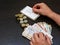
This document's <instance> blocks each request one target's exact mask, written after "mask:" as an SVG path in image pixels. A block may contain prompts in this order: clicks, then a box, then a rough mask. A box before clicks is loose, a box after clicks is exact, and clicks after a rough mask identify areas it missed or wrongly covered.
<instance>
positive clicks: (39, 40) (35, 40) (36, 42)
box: [30, 33, 51, 45]
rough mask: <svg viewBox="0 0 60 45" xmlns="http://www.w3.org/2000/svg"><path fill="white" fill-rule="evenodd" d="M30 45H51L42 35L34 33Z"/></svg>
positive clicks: (47, 38) (46, 37)
mask: <svg viewBox="0 0 60 45" xmlns="http://www.w3.org/2000/svg"><path fill="white" fill-rule="evenodd" d="M30 45H51V41H50V39H49V37H48V36H44V34H43V33H35V34H33V37H32V38H31V41H30Z"/></svg>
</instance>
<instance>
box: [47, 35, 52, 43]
mask: <svg viewBox="0 0 60 45" xmlns="http://www.w3.org/2000/svg"><path fill="white" fill-rule="evenodd" d="M46 40H47V42H48V43H49V44H51V40H50V38H49V37H48V36H47V35H46Z"/></svg>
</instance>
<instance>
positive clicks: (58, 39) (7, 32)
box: [0, 0, 60, 45]
mask: <svg viewBox="0 0 60 45" xmlns="http://www.w3.org/2000/svg"><path fill="white" fill-rule="evenodd" d="M39 2H45V3H46V4H47V5H48V6H49V7H50V8H51V9H52V10H53V11H55V12H56V13H60V5H59V4H60V1H59V0H56V1H55V0H14V1H13V0H0V45H29V40H27V39H26V38H24V37H22V35H21V33H22V32H23V28H21V27H20V25H19V23H18V22H17V21H16V18H15V14H17V13H20V10H21V9H22V8H24V7H25V6H27V5H29V6H31V7H32V6H33V5H34V4H36V3H39ZM28 20H29V23H30V24H33V23H36V22H39V21H40V22H41V21H45V22H47V23H49V24H51V25H52V35H53V37H54V38H53V42H54V44H53V45H60V31H59V30H60V27H59V26H58V25H57V24H56V23H55V22H54V21H53V20H51V19H50V18H48V17H44V16H40V17H39V18H38V19H37V20H36V21H33V20H31V19H28Z"/></svg>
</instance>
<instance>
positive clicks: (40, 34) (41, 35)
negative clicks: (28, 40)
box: [39, 32, 45, 40]
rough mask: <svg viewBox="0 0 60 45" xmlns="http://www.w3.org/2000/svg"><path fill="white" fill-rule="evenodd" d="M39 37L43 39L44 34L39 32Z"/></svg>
mask: <svg viewBox="0 0 60 45" xmlns="http://www.w3.org/2000/svg"><path fill="white" fill-rule="evenodd" d="M39 37H40V39H42V40H45V35H44V34H43V33H41V32H40V33H39Z"/></svg>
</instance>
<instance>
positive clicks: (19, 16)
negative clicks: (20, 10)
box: [15, 14, 29, 27]
mask: <svg viewBox="0 0 60 45" xmlns="http://www.w3.org/2000/svg"><path fill="white" fill-rule="evenodd" d="M15 17H17V20H19V23H20V25H21V27H27V26H29V23H28V20H27V16H25V15H24V14H16V15H15Z"/></svg>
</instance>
